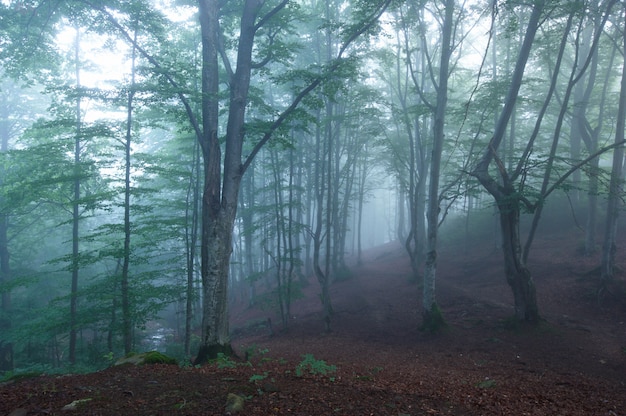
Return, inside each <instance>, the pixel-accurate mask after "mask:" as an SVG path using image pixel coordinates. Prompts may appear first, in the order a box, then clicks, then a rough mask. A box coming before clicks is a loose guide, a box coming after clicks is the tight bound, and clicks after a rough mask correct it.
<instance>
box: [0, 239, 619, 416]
mask: <svg viewBox="0 0 626 416" xmlns="http://www.w3.org/2000/svg"><path fill="white" fill-rule="evenodd" d="M487 240H488V239H487ZM580 240H581V238H580V236H579V235H577V234H574V232H572V233H571V234H563V233H558V234H553V235H551V234H549V233H548V234H547V235H544V236H543V237H542V238H541V239H539V240H537V241H536V243H535V245H534V249H533V251H532V253H531V260H530V262H529V266H530V269H531V271H532V272H533V275H534V278H535V281H536V285H537V294H538V302H539V307H540V311H541V314H542V316H543V318H544V321H543V322H542V323H541V324H540V325H538V326H535V327H530V326H525V325H517V324H515V322H514V321H513V320H511V319H510V317H511V316H512V314H513V307H512V305H513V300H512V295H511V290H510V289H509V287H508V286H507V284H506V282H505V279H504V276H503V267H502V258H501V254H500V252H499V250H497V249H495V248H494V244H493V242H491V243H489V241H482V242H472V243H471V244H449V243H446V242H445V241H442V244H441V247H442V249H441V251H440V255H439V268H438V282H437V297H438V301H439V304H440V307H441V309H442V311H443V314H444V317H445V319H446V321H447V324H448V327H447V329H446V330H445V331H444V332H443V333H440V334H429V333H424V332H421V331H420V330H419V326H420V316H419V313H418V311H419V301H418V299H420V298H421V293H420V288H419V285H418V284H417V283H415V282H411V281H410V279H409V276H410V267H409V263H408V258H407V255H406V253H405V252H404V250H403V248H402V247H401V246H400V244H399V243H389V244H387V245H385V246H383V247H379V248H377V249H373V250H369V251H367V252H366V253H365V257H364V263H363V264H362V265H361V266H358V267H357V266H355V267H354V268H353V269H352V271H353V277H352V278H350V279H348V280H345V281H341V282H337V283H335V284H334V285H333V286H332V302H333V305H334V308H335V315H334V318H333V321H332V332H330V333H325V332H324V325H323V323H322V320H321V315H320V303H319V297H318V292H319V288H318V285H317V283H316V282H315V281H314V279H311V284H310V285H309V286H307V287H306V288H305V289H304V293H305V297H304V298H302V299H299V300H297V301H295V302H294V304H293V306H292V318H291V322H290V327H289V330H288V331H281V330H280V328H279V324H278V323H279V322H280V319H279V318H278V317H277V316H276V315H275V313H274V312H273V311H272V310H269V309H260V308H247V307H243V306H236V307H234V308H233V311H232V328H233V346H234V347H235V349H236V350H237V353H238V355H239V356H240V357H241V358H242V359H241V360H240V362H232V361H228V360H222V362H219V363H214V364H210V365H205V366H202V367H199V368H195V367H188V368H181V367H178V366H172V365H151V366H133V365H124V366H117V367H112V368H109V369H106V370H103V371H100V372H97V373H92V374H86V375H66V376H51V375H47V376H39V377H35V378H31V379H25V380H19V381H14V382H11V383H6V384H4V385H2V386H0V415H5V414H9V415H12V416H17V415H35V414H43V415H56V414H68V413H69V414H71V413H74V414H80V415H134V416H141V415H178V414H180V415H223V414H228V413H235V411H234V410H232V409H231V407H230V406H228V405H227V402H228V401H229V394H233V395H237V397H239V398H243V411H242V412H241V413H240V414H243V415H311V416H318V415H350V416H359V415H394V416H401V415H533V416H538V415H626V323H625V321H626V296H624V294H623V293H622V294H621V295H617V292H618V291H619V290H620V289H619V285H616V287H615V288H611V290H609V291H607V292H605V293H604V296H602V297H601V298H599V297H598V295H597V284H598V278H597V275H596V274H595V273H594V270H597V266H598V264H599V263H598V262H599V258H598V257H593V258H588V257H581V256H577V255H576V248H577V244H579V243H580ZM623 245H624V244H622V246H623ZM625 254H626V253H624V250H623V248H620V249H619V252H618V258H619V259H621V261H622V262H623V261H624V259H626V255H625ZM620 279H622V280H621V283H622V284H623V279H624V276H620ZM621 287H622V288H623V285H622V286H621ZM600 299H601V301H600V302H599V300H600ZM270 317H271V318H272V322H274V331H273V332H274V333H273V334H270V331H269V327H268V326H267V318H270ZM246 350H248V352H253V353H255V354H252V355H250V356H249V357H248V358H249V363H248V364H245V363H244V360H243V357H244V355H245V351H246ZM307 354H308V355H307ZM305 358H307V359H308V361H305ZM307 363H308V365H305V364H307ZM299 370H300V371H299ZM233 395H231V396H230V401H234V400H236V397H235V396H233ZM69 404H73V405H74V406H75V410H74V411H72V410H66V411H64V410H62V409H63V407H64V406H66V405H69Z"/></svg>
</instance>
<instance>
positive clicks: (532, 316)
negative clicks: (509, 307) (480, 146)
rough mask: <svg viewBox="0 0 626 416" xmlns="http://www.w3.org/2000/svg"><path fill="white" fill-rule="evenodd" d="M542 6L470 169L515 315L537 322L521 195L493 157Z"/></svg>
mask: <svg viewBox="0 0 626 416" xmlns="http://www.w3.org/2000/svg"><path fill="white" fill-rule="evenodd" d="M543 7H544V3H543V2H536V3H535V4H534V6H533V10H532V13H531V16H530V19H529V22H528V26H527V29H526V34H525V36H524V40H523V43H522V46H521V48H520V51H519V55H518V58H517V62H516V64H515V68H514V71H513V75H512V77H511V83H510V87H509V91H508V92H507V96H506V99H505V102H504V107H503V109H502V111H501V113H500V116H499V117H498V121H497V122H496V126H495V130H494V134H493V137H492V138H491V140H490V142H489V144H488V145H487V146H486V148H485V149H484V152H483V156H482V157H481V159H480V161H479V162H478V164H477V166H476V167H475V168H474V170H473V171H472V175H473V176H475V177H476V178H477V179H478V180H479V181H480V183H481V184H482V185H483V187H484V188H485V189H486V190H487V191H488V192H489V193H490V194H491V195H492V196H493V198H494V199H495V201H496V204H497V207H498V212H499V215H500V227H501V235H502V239H503V241H502V247H503V255H504V264H505V275H506V279H507V282H508V283H509V286H511V289H512V290H513V296H514V299H515V316H516V317H517V318H518V319H523V320H526V321H529V322H537V321H538V320H539V313H538V310H539V309H538V307H537V298H536V294H535V286H534V284H533V281H532V277H531V275H530V272H529V271H528V269H527V268H526V266H525V264H524V262H523V259H522V246H521V242H520V241H521V240H520V235H519V225H520V224H519V222H520V209H521V207H520V205H521V204H522V203H523V201H522V195H518V193H517V190H516V189H515V186H514V185H513V184H512V183H511V179H510V177H509V174H508V172H507V171H506V167H505V166H504V164H503V163H502V161H500V160H499V159H497V151H498V148H499V146H500V144H501V143H502V140H503V138H504V136H505V132H506V128H507V125H508V123H509V120H510V118H511V115H512V114H513V109H514V107H515V103H516V101H517V97H518V95H519V88H520V86H521V84H522V79H523V75H524V70H525V68H526V63H527V62H528V57H529V55H530V51H531V48H532V45H533V42H534V39H535V35H536V33H537V30H538V28H539V22H540V17H541V14H542V11H543ZM494 159H495V164H496V165H497V171H498V172H499V176H500V182H498V181H497V180H496V179H494V178H493V177H492V176H491V174H490V172H489V166H490V165H491V164H492V162H493V161H494Z"/></svg>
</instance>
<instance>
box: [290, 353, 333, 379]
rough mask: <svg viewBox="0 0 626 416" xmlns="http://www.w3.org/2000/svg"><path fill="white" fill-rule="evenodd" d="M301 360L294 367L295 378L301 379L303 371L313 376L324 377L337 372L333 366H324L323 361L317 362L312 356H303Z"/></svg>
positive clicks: (324, 362)
mask: <svg viewBox="0 0 626 416" xmlns="http://www.w3.org/2000/svg"><path fill="white" fill-rule="evenodd" d="M302 358H303V360H302V361H301V362H300V364H298V365H297V366H296V376H298V377H302V375H303V374H304V372H305V371H307V372H308V373H309V374H313V375H326V374H328V373H334V372H335V371H337V367H336V366H334V365H329V364H326V361H324V360H317V359H316V358H315V357H314V356H313V354H305V355H303V356H302Z"/></svg>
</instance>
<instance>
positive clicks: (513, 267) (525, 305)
mask: <svg viewBox="0 0 626 416" xmlns="http://www.w3.org/2000/svg"><path fill="white" fill-rule="evenodd" d="M509 198H512V197H511V196H508V197H507V195H505V196H504V197H501V198H499V200H498V211H499V215H500V229H501V233H502V253H503V255H504V273H505V276H506V281H507V283H508V284H509V286H510V287H511V290H512V291H513V298H514V300H515V317H516V318H517V319H518V320H520V321H522V320H523V321H527V322H531V323H537V322H539V308H538V306H537V295H536V290H535V283H534V281H533V278H532V276H531V273H530V270H528V268H527V267H526V265H525V263H524V261H523V259H522V246H521V243H520V235H519V225H520V210H519V207H516V206H515V203H511V202H510V201H511V199H509Z"/></svg>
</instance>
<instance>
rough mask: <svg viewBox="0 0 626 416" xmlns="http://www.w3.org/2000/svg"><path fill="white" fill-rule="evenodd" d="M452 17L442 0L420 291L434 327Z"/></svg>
mask: <svg viewBox="0 0 626 416" xmlns="http://www.w3.org/2000/svg"><path fill="white" fill-rule="evenodd" d="M453 18H454V0H446V2H445V10H444V20H443V26H442V34H441V43H440V46H441V57H440V65H439V79H438V85H437V87H436V90H437V103H436V105H435V118H434V122H433V151H432V157H431V159H430V182H429V188H428V212H427V221H428V232H427V242H426V244H427V249H426V263H425V264H424V289H423V293H422V319H423V323H422V325H423V327H424V328H428V329H430V330H431V331H437V330H438V329H439V327H440V326H441V325H443V320H442V319H443V318H442V316H441V313H440V312H439V308H438V307H437V301H436V298H435V278H436V273H437V236H438V229H439V211H440V207H439V177H440V172H441V154H442V153H443V141H444V137H445V136H444V124H445V114H446V107H447V103H448V78H449V68H450V55H451V53H452V49H451V48H452V29H453V24H454V23H453V20H454V19H453Z"/></svg>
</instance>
